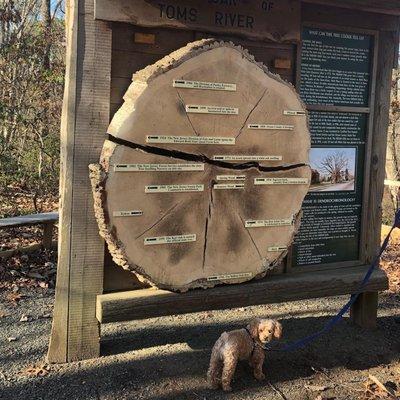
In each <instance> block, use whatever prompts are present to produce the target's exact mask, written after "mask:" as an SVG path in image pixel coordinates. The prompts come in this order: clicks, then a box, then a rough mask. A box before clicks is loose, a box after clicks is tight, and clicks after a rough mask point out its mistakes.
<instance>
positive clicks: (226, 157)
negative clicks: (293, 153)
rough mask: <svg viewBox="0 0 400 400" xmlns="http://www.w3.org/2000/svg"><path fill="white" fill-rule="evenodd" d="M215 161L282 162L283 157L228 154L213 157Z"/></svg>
mask: <svg viewBox="0 0 400 400" xmlns="http://www.w3.org/2000/svg"><path fill="white" fill-rule="evenodd" d="M213 160H215V161H281V160H282V156H253V155H246V154H236V155H235V154H232V155H230V154H228V155H217V156H213Z"/></svg>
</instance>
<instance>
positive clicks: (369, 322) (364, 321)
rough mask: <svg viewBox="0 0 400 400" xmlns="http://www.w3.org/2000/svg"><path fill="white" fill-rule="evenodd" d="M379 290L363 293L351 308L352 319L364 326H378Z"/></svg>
mask: <svg viewBox="0 0 400 400" xmlns="http://www.w3.org/2000/svg"><path fill="white" fill-rule="evenodd" d="M377 312H378V292H365V293H361V294H360V295H359V296H358V298H357V300H356V301H355V303H354V304H353V306H352V307H351V310H350V318H351V320H352V321H353V322H354V323H355V324H357V325H359V326H361V327H362V328H367V329H372V328H376V317H377Z"/></svg>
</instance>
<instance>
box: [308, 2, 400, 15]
mask: <svg viewBox="0 0 400 400" xmlns="http://www.w3.org/2000/svg"><path fill="white" fill-rule="evenodd" d="M301 1H302V2H303V3H311V4H321V5H328V6H335V7H341V8H346V9H352V10H358V11H369V12H373V13H380V14H389V15H400V4H399V2H398V1H397V0H301Z"/></svg>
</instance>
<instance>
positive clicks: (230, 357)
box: [222, 351, 238, 392]
mask: <svg viewBox="0 0 400 400" xmlns="http://www.w3.org/2000/svg"><path fill="white" fill-rule="evenodd" d="M237 362H238V357H237V354H235V353H234V352H229V351H228V352H226V353H224V368H223V370H222V389H223V390H224V391H225V392H230V391H231V390H232V387H231V381H232V378H233V374H234V373H235V370H236V364H237Z"/></svg>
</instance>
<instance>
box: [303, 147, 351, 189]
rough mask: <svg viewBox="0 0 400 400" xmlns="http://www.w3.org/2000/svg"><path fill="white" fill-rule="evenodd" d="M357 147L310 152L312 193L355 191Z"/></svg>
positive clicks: (327, 148) (312, 149) (315, 148)
mask: <svg viewBox="0 0 400 400" xmlns="http://www.w3.org/2000/svg"><path fill="white" fill-rule="evenodd" d="M356 155H357V149H356V148H355V147H314V148H311V150H310V166H311V186H310V192H336V191H354V190H355V179H356V176H355V175H356V159H357V157H356Z"/></svg>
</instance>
